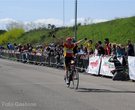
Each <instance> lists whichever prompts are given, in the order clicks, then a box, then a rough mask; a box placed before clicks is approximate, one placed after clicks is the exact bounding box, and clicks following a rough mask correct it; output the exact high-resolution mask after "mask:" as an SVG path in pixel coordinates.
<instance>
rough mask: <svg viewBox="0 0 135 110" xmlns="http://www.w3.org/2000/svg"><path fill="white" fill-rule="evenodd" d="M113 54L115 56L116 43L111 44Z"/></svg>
mask: <svg viewBox="0 0 135 110" xmlns="http://www.w3.org/2000/svg"><path fill="white" fill-rule="evenodd" d="M111 54H112V55H113V56H116V55H117V54H116V44H115V43H114V44H112V53H111Z"/></svg>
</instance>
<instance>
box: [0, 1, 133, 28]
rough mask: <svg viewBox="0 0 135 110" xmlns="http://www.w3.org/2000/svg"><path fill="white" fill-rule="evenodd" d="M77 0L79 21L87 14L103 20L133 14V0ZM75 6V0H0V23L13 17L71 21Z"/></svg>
mask: <svg viewBox="0 0 135 110" xmlns="http://www.w3.org/2000/svg"><path fill="white" fill-rule="evenodd" d="M63 1H64V8H63ZM77 1H78V22H84V19H86V18H90V19H92V20H93V22H102V21H106V20H111V19H115V18H121V17H129V16H135V0H77ZM74 8H75V0H0V27H2V26H3V25H5V24H8V23H10V22H15V21H18V22H23V23H25V24H27V23H30V22H34V23H46V24H55V25H58V26H62V25H71V24H73V23H74V13H75V12H74ZM63 9H64V10H63ZM63 12H64V14H63ZM63 16H64V18H65V19H64V18H63Z"/></svg>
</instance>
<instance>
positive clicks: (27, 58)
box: [0, 50, 135, 80]
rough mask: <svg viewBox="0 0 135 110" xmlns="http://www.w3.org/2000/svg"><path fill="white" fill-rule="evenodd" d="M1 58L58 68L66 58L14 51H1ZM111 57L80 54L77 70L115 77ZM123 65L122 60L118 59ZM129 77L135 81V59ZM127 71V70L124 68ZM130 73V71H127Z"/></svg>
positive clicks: (77, 59) (131, 63) (131, 58)
mask: <svg viewBox="0 0 135 110" xmlns="http://www.w3.org/2000/svg"><path fill="white" fill-rule="evenodd" d="M0 57H1V58H5V59H11V60H15V61H19V62H23V63H31V64H36V65H44V66H51V67H56V68H60V67H61V68H63V67H64V57H63V56H62V55H60V56H59V57H57V55H51V56H48V55H44V54H41V53H29V52H16V51H13V50H0ZM110 58H111V56H94V55H91V56H88V55H85V54H79V55H77V57H76V62H77V69H78V70H79V71H80V72H86V73H88V74H93V75H102V76H108V77H113V76H114V74H112V71H113V70H115V66H114V63H111V62H109V61H108V60H109V59H110ZM118 60H119V61H120V62H121V63H122V58H121V57H120V58H118ZM127 64H128V66H127V67H126V69H128V68H129V77H130V79H131V80H135V57H130V56H129V57H128V63H127ZM124 69H125V68H124ZM127 72H128V70H127Z"/></svg>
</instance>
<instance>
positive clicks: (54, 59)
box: [0, 50, 89, 72]
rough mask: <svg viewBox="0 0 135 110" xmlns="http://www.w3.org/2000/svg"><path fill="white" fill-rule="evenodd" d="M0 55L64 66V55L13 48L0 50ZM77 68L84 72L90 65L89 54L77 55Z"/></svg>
mask: <svg viewBox="0 0 135 110" xmlns="http://www.w3.org/2000/svg"><path fill="white" fill-rule="evenodd" d="M0 56H1V58H4V59H10V60H14V61H19V62H23V63H31V64H36V65H44V66H50V67H57V68H59V67H62V68H63V67H64V56H63V55H60V56H59V57H58V56H56V55H52V56H47V55H43V54H36V53H29V52H17V51H13V50H0ZM76 60H77V69H78V70H79V71H80V72H84V71H85V70H86V68H87V67H88V63H89V60H88V56H87V57H86V56H85V55H77V57H76Z"/></svg>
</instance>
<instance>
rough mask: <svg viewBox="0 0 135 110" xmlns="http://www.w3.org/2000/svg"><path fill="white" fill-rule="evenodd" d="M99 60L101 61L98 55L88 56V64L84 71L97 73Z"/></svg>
mask: <svg viewBox="0 0 135 110" xmlns="http://www.w3.org/2000/svg"><path fill="white" fill-rule="evenodd" d="M100 62H101V57H100V56H92V57H89V66H88V68H87V70H86V72H87V73H90V74H95V75H98V74H99V69H100Z"/></svg>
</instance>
